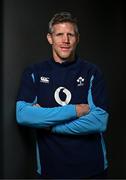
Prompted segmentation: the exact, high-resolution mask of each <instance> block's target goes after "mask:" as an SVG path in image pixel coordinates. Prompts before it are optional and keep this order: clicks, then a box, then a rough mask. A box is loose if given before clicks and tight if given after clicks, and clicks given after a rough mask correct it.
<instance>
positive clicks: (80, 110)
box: [76, 104, 90, 117]
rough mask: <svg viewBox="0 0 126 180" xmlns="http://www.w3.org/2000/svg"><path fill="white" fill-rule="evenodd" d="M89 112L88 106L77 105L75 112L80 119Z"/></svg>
mask: <svg viewBox="0 0 126 180" xmlns="http://www.w3.org/2000/svg"><path fill="white" fill-rule="evenodd" d="M89 111H90V108H89V105H88V104H77V105H76V112H77V117H81V116H84V115H86V114H87V113H88V112H89Z"/></svg>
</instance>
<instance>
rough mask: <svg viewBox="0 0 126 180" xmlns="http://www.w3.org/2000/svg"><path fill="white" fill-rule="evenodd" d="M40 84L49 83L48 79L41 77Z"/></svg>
mask: <svg viewBox="0 0 126 180" xmlns="http://www.w3.org/2000/svg"><path fill="white" fill-rule="evenodd" d="M40 82H43V83H49V77H44V76H41V77H40Z"/></svg>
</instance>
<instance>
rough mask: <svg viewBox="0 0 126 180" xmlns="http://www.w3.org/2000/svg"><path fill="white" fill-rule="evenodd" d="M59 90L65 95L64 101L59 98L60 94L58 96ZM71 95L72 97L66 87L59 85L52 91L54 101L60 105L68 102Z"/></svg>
mask: <svg viewBox="0 0 126 180" xmlns="http://www.w3.org/2000/svg"><path fill="white" fill-rule="evenodd" d="M61 90H62V92H63V93H64V94H65V95H66V99H65V100H64V101H63V100H61V99H60V96H59V94H60V92H61ZM71 97H72V95H71V92H70V91H69V90H68V89H66V88H65V87H59V88H58V89H56V91H55V93H54V98H55V100H56V102H57V103H58V104H60V105H61V106H65V105H67V104H69V102H70V100H71Z"/></svg>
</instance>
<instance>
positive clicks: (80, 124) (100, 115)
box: [52, 76, 109, 135]
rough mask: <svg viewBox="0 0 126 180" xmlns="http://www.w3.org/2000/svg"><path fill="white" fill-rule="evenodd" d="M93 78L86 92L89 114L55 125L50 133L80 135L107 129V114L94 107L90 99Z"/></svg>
mask: <svg viewBox="0 0 126 180" xmlns="http://www.w3.org/2000/svg"><path fill="white" fill-rule="evenodd" d="M93 79H94V76H92V77H91V80H90V87H89V92H88V104H89V107H90V112H89V113H88V114H86V115H84V116H82V117H80V118H78V119H75V120H73V121H71V122H66V123H64V124H62V125H57V126H54V127H53V128H52V132H54V133H59V134H71V135H81V134H89V133H95V132H104V131H105V130H106V128H107V122H108V117H109V114H108V113H107V112H106V111H105V110H103V109H102V108H100V107H96V106H95V104H94V102H93V98H92V92H91V88H92V82H93Z"/></svg>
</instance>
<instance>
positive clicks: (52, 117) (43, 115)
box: [16, 101, 76, 128]
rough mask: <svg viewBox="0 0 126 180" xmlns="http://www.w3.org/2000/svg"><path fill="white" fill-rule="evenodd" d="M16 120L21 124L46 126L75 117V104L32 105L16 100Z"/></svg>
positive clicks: (37, 126) (38, 126)
mask: <svg viewBox="0 0 126 180" xmlns="http://www.w3.org/2000/svg"><path fill="white" fill-rule="evenodd" d="M16 116H17V122H18V123H19V124H21V125H25V126H31V127H36V128H46V127H50V126H52V125H56V124H61V123H63V122H66V121H70V120H71V119H72V118H74V119H75V118H76V109H75V105H66V106H62V107H54V108H42V107H35V106H32V103H27V102H25V101H18V102H17V104H16Z"/></svg>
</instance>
